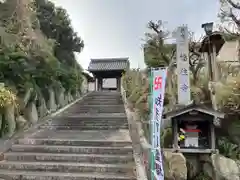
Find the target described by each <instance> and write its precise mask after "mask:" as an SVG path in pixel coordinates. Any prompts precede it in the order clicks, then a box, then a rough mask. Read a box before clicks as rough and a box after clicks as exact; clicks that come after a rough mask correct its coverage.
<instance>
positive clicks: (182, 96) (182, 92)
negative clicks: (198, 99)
mask: <svg viewBox="0 0 240 180" xmlns="http://www.w3.org/2000/svg"><path fill="white" fill-rule="evenodd" d="M177 74H178V103H179V104H182V105H187V104H189V103H190V101H191V91H190V75H189V44H188V28H187V27H186V26H182V27H178V29H177Z"/></svg>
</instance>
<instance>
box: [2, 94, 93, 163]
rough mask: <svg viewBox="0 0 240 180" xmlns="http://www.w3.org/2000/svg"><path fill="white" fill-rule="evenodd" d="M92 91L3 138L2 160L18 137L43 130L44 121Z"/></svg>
mask: <svg viewBox="0 0 240 180" xmlns="http://www.w3.org/2000/svg"><path fill="white" fill-rule="evenodd" d="M91 93H92V92H88V93H86V94H84V95H83V96H82V97H80V98H78V99H76V100H75V101H73V102H71V103H70V104H68V105H66V106H64V107H62V108H60V109H58V110H57V111H56V112H54V113H52V114H50V115H47V116H45V117H43V118H42V119H39V123H37V124H35V125H33V126H31V127H30V128H28V129H25V130H24V129H23V131H20V132H16V133H15V134H14V135H13V136H12V137H10V139H2V140H1V141H2V142H0V161H2V160H3V159H4V152H6V151H7V150H8V149H10V148H11V146H12V145H13V144H14V142H15V141H16V140H17V139H18V138H23V137H26V136H27V137H28V136H32V135H34V134H36V133H38V132H40V131H42V130H38V128H39V127H40V126H41V125H43V124H44V123H46V121H49V120H51V119H52V118H53V117H55V116H58V115H60V114H61V113H62V112H63V111H65V110H66V109H68V108H69V107H71V106H72V105H74V104H76V103H77V102H78V101H81V100H82V99H83V98H84V97H86V96H87V95H89V94H91ZM36 130H37V131H36Z"/></svg>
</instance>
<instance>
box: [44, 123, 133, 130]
mask: <svg viewBox="0 0 240 180" xmlns="http://www.w3.org/2000/svg"><path fill="white" fill-rule="evenodd" d="M40 129H55V130H81V131H83V130H118V129H128V125H127V124H126V125H118V126H116V125H114V126H111V125H108V126H104V125H99V126H96V125H94V126H91V125H84V126H61V125H55V126H51V125H43V126H41V127H40Z"/></svg>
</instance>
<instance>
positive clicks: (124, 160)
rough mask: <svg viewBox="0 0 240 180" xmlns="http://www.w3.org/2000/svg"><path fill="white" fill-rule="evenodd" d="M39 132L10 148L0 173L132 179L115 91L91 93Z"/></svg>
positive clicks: (44, 178)
mask: <svg viewBox="0 0 240 180" xmlns="http://www.w3.org/2000/svg"><path fill="white" fill-rule="evenodd" d="M36 131H37V130H36ZM38 131H39V132H37V133H35V134H32V135H30V136H28V137H25V138H20V139H18V140H17V141H16V143H15V144H13V145H12V147H11V149H10V150H9V151H8V152H6V153H5V160H4V161H1V162H0V174H4V175H9V176H11V177H12V178H13V179H16V180H17V179H23V180H37V179H41V180H136V176H135V163H134V158H133V148H132V142H131V139H130V136H129V131H128V124H127V118H126V115H125V111H124V106H123V104H122V100H121V96H120V93H117V92H93V93H91V94H90V95H88V96H86V97H85V98H84V99H83V100H82V101H80V102H77V103H76V104H75V105H73V106H72V107H70V108H69V109H67V110H65V112H63V113H62V114H61V116H58V117H55V118H53V119H52V120H50V121H48V122H46V123H45V124H44V125H42V126H40V128H39V129H38Z"/></svg>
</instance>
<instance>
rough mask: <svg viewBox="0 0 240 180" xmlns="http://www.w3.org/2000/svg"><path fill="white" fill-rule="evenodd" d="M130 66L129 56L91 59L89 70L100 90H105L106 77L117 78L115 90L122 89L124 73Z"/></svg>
mask: <svg viewBox="0 0 240 180" xmlns="http://www.w3.org/2000/svg"><path fill="white" fill-rule="evenodd" d="M129 66H130V63H129V60H128V58H104V59H91V62H90V64H89V66H88V71H89V72H91V73H92V74H93V75H94V77H95V79H96V82H95V83H96V84H95V85H96V86H97V88H96V89H97V90H98V91H101V90H103V79H104V78H116V82H117V83H116V84H117V87H116V89H115V90H118V91H120V90H121V77H122V73H123V72H124V71H126V70H127V69H129Z"/></svg>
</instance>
